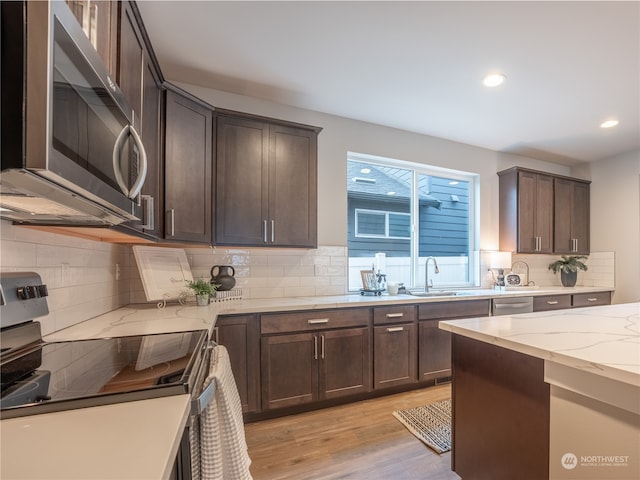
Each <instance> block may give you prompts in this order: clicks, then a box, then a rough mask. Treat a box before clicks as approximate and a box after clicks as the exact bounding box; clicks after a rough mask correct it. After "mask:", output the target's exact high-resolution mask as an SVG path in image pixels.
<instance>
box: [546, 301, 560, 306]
mask: <svg viewBox="0 0 640 480" xmlns="http://www.w3.org/2000/svg"><path fill="white" fill-rule="evenodd" d="M557 304H558V300H547V305H557Z"/></svg>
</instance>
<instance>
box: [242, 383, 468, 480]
mask: <svg viewBox="0 0 640 480" xmlns="http://www.w3.org/2000/svg"><path fill="white" fill-rule="evenodd" d="M450 396H451V387H450V385H440V386H436V387H429V388H425V389H421V390H414V391H411V392H407V393H401V394H397V395H390V396H386V397H381V398H376V399H372V400H365V401H362V402H357V403H351V404H348V405H341V406H338V407H333V408H327V409H322V410H317V411H314V412H308V413H302V414H299V415H291V416H288V417H283V418H277V419H272V420H265V421H262V422H255V423H249V424H246V425H245V433H246V438H247V444H248V447H249V456H250V457H251V459H252V465H251V474H252V476H253V478H254V480H267V479H270V480H272V479H291V480H294V479H295V480H319V479H323V480H328V479H347V478H348V479H353V480H358V479H362V480H365V479H366V480H376V479H381V480H382V479H385V480H386V479H394V480H414V479H415V480H418V479H420V480H458V479H459V478H460V477H458V475H456V474H455V473H454V472H452V471H451V452H448V453H444V454H442V455H438V454H437V453H435V452H434V451H433V450H431V449H430V448H429V447H427V446H426V445H424V444H423V443H422V442H421V441H420V440H418V439H417V438H416V437H414V436H413V435H412V434H411V433H409V431H408V430H407V429H406V428H405V427H404V426H403V425H402V424H401V423H400V422H399V421H398V420H396V418H395V417H394V416H393V415H392V412H393V411H394V410H397V409H402V408H412V407H417V406H420V405H426V404H428V403H432V402H437V401H439V400H444V399H447V398H450Z"/></svg>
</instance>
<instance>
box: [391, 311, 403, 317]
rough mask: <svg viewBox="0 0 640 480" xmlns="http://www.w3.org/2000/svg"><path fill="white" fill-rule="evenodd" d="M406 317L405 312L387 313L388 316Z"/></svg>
mask: <svg viewBox="0 0 640 480" xmlns="http://www.w3.org/2000/svg"><path fill="white" fill-rule="evenodd" d="M401 317H404V313H402V312H399V313H387V318H401Z"/></svg>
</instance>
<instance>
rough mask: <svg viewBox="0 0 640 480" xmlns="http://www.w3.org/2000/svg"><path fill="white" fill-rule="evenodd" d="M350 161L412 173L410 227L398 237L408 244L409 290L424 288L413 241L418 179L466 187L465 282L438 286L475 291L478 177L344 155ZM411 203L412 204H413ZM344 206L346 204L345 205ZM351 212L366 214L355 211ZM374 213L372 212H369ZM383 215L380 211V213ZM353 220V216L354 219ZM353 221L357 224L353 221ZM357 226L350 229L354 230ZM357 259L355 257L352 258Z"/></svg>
mask: <svg viewBox="0 0 640 480" xmlns="http://www.w3.org/2000/svg"><path fill="white" fill-rule="evenodd" d="M350 161H354V162H359V163H367V164H371V165H375V166H381V167H392V168H400V169H405V170H411V172H412V199H411V201H410V214H409V215H411V224H410V231H411V235H410V237H400V238H398V239H400V240H409V241H410V273H409V276H410V278H411V279H412V283H413V285H408V287H409V288H419V287H421V286H423V285H424V281H423V280H422V281H421V280H420V279H419V278H417V277H418V274H417V273H418V270H419V264H420V265H423V264H422V263H419V260H420V257H419V256H418V252H419V241H418V238H417V237H416V232H418V230H419V229H418V216H419V209H418V208H416V207H417V205H418V204H419V198H418V197H419V188H418V183H419V177H420V175H426V176H431V177H440V178H447V179H451V181H464V182H467V183H468V193H469V196H468V201H469V207H468V216H469V225H468V245H467V251H468V255H467V261H468V266H467V272H466V279H465V280H464V281H463V282H460V283H453V284H450V285H446V284H442V285H441V286H442V287H444V288H447V287H456V288H471V287H476V286H478V284H479V279H480V272H479V268H480V267H479V258H478V247H477V245H478V242H479V220H480V211H479V198H480V175H479V174H477V173H473V172H465V171H461V170H456V169H450V168H444V167H439V166H435V165H428V164H422V163H416V162H411V161H406V160H398V159H392V158H386V157H379V156H374V155H369V154H362V153H356V152H347V163H348V162H350ZM348 191H349V189H348V185H347V195H348ZM414 202H415V203H414ZM347 203H348V202H347ZM355 210H367V209H362V208H358V209H355ZM371 210H372V211H375V209H371ZM380 211H384V210H380ZM392 213H404V212H392ZM354 216H355V217H356V218H357V215H354ZM356 221H357V220H356ZM356 228H357V226H356V225H354V229H356ZM386 228H388V222H387V223H386ZM354 235H355V236H356V237H357V238H389V237H377V236H376V237H362V236H359V235H357V230H354ZM350 258H351V257H349V253H348V251H347V264H349V260H350ZM353 258H357V257H353Z"/></svg>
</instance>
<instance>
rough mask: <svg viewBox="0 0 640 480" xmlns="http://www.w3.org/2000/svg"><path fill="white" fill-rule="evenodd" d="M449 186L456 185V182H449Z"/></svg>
mask: <svg viewBox="0 0 640 480" xmlns="http://www.w3.org/2000/svg"><path fill="white" fill-rule="evenodd" d="M449 185H458V182H456V181H455V180H453V181H451V182H449Z"/></svg>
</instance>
